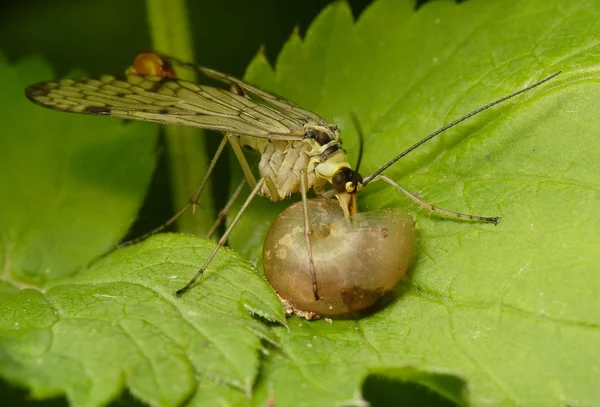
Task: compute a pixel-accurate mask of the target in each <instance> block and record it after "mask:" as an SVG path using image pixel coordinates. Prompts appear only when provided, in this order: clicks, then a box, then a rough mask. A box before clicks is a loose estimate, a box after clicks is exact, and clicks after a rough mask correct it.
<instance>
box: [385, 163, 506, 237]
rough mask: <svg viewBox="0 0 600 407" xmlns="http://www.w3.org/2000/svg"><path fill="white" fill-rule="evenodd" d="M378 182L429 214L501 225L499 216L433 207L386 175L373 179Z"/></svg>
mask: <svg viewBox="0 0 600 407" xmlns="http://www.w3.org/2000/svg"><path fill="white" fill-rule="evenodd" d="M377 180H382V181H385V182H387V183H388V184H390V185H391V186H393V187H394V188H396V189H397V190H398V191H400V192H402V193H403V194H404V195H406V196H407V197H409V198H410V199H412V200H413V201H414V202H416V203H417V204H419V206H420V207H421V208H424V209H427V211H429V212H437V213H441V214H443V215H446V216H450V217H453V218H459V219H469V220H475V221H479V222H488V223H494V224H496V225H497V224H498V223H500V217H499V216H492V217H488V216H477V215H469V214H466V213H459V212H454V211H450V210H448V209H443V208H438V207H437V206H435V205H432V204H430V203H429V202H425V201H423V200H422V199H421V198H419V197H417V196H416V195H414V194H412V193H411V192H409V191H407V190H406V189H404V188H402V187H401V186H400V185H398V183H396V182H395V181H394V180H393V179H391V178H389V177H387V176H385V175H381V174H380V175H377V176H376V177H375V178H374V179H373V181H377Z"/></svg>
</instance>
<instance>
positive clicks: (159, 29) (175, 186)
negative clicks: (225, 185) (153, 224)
mask: <svg viewBox="0 0 600 407" xmlns="http://www.w3.org/2000/svg"><path fill="white" fill-rule="evenodd" d="M146 6H147V9H148V25H149V28H150V36H151V38H152V44H153V47H154V48H155V49H156V50H157V51H159V52H162V53H164V54H167V55H173V56H175V57H177V58H180V59H182V60H185V61H194V51H193V45H192V32H191V28H190V24H189V21H188V15H189V13H188V10H187V7H186V3H185V0H146ZM177 74H178V76H180V77H182V78H184V79H187V80H194V79H195V75H194V74H193V73H192V72H185V74H186V75H185V76H184V75H183V73H179V72H178V73H177ZM165 136H166V137H165V140H166V147H167V154H168V166H169V167H168V168H169V172H170V175H169V178H170V180H171V194H172V196H173V203H174V205H175V209H176V210H177V209H179V208H182V207H183V206H184V205H185V204H186V203H187V202H188V200H189V198H190V196H192V194H193V193H194V190H195V189H196V187H197V186H198V185H199V184H200V181H201V180H202V176H203V174H204V172H205V171H206V167H207V165H208V157H207V150H206V139H205V137H204V135H203V131H202V130H199V129H192V128H187V127H166V128H165ZM210 191H211V186H210V183H209V184H207V186H206V189H205V193H204V194H202V196H200V200H199V202H200V207H199V208H197V210H196V214H195V215H194V214H192V213H191V212H190V211H188V213H186V214H184V215H183V216H181V217H180V218H179V220H178V221H177V229H178V230H179V231H181V232H185V233H194V234H200V235H204V234H206V233H207V232H208V230H209V228H210V225H211V224H212V222H213V220H214V217H215V210H214V205H213V199H212V196H211V194H210Z"/></svg>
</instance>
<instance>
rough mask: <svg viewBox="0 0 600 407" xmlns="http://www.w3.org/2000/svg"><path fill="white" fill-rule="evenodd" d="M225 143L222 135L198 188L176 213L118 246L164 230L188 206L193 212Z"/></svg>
mask: <svg viewBox="0 0 600 407" xmlns="http://www.w3.org/2000/svg"><path fill="white" fill-rule="evenodd" d="M226 144H227V135H225V136H224V137H223V140H221V143H220V144H219V147H218V148H217V151H216V152H215V155H214V156H213V158H212V160H211V161H210V164H209V166H208V169H207V170H206V174H204V178H202V182H201V183H200V185H199V186H198V188H196V191H195V192H194V195H192V196H191V197H190V199H189V201H188V202H187V203H186V204H185V205H184V206H183V208H181V209H180V210H179V211H177V213H176V214H175V215H173V216H171V217H170V218H169V219H168V220H167V221H166V222H165V223H163V224H162V225H160V226H158V227H157V228H154V229H152V230H151V231H150V232H148V233H145V234H143V235H142V236H139V237H136V238H135V239H132V240H128V241H127V242H124V243H122V244H121V245H120V246H128V245H130V244H133V243H137V242H141V241H142V240H144V239H147V238H148V237H150V236H152V235H155V234H157V233H159V232H162V231H163V230H165V229H166V228H168V227H169V226H171V225H172V224H173V223H175V221H176V220H177V219H179V217H180V216H181V215H183V214H184V213H185V212H186V211H187V210H188V209H189V208H190V206H191V207H192V212H195V210H196V205H198V198H200V194H201V193H202V191H203V190H204V187H205V186H206V182H207V181H208V178H209V177H210V175H211V174H212V172H213V170H214V168H215V165H217V161H218V160H219V157H220V156H221V153H223V149H224V148H225V145H226Z"/></svg>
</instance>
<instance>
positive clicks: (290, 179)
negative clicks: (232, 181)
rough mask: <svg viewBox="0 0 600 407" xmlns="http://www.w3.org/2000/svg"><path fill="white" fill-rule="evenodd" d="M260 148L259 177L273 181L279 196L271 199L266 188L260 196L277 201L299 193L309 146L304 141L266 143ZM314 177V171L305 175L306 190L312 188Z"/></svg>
mask: <svg viewBox="0 0 600 407" xmlns="http://www.w3.org/2000/svg"><path fill="white" fill-rule="evenodd" d="M262 147H263V149H262V150H263V151H259V152H260V153H261V157H260V163H259V164H258V172H259V173H260V176H261V177H269V178H270V179H271V180H272V181H273V183H274V184H275V188H276V189H277V193H278V194H279V196H278V197H272V196H271V193H270V192H269V189H268V187H267V186H265V187H264V188H263V189H262V190H261V191H260V194H261V195H262V196H265V197H267V198H269V199H271V200H272V201H279V200H282V199H286V198H288V197H289V196H290V195H292V194H295V193H297V192H300V174H301V173H302V171H304V172H307V169H308V163H309V156H308V154H307V151H308V150H310V146H309V145H307V144H306V143H305V142H304V141H293V142H289V141H268V142H267V143H265V144H264V145H263V146H262ZM314 177H315V173H314V171H311V172H310V173H308V174H307V178H308V184H307V189H310V188H312V186H313V184H314Z"/></svg>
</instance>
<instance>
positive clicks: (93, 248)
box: [0, 55, 157, 285]
mask: <svg viewBox="0 0 600 407" xmlns="http://www.w3.org/2000/svg"><path fill="white" fill-rule="evenodd" d="M0 70H1V74H0V81H1V85H0V86H1V87H2V94H1V95H0V105H1V109H2V113H3V116H4V119H3V121H2V124H3V131H2V135H1V136H0V154H1V159H0V177H2V181H1V182H0V196H1V197H2V199H1V200H0V230H2V234H0V246H2V250H1V251H0V265H1V267H2V270H3V273H2V278H3V280H4V281H5V282H6V281H12V282H13V283H14V284H16V285H23V284H34V285H40V284H42V283H44V282H46V281H51V280H58V279H60V278H63V277H65V276H67V275H70V274H73V273H75V272H77V271H78V270H80V269H81V268H83V267H85V266H86V265H87V264H89V263H90V262H91V261H92V260H94V259H96V258H97V257H98V256H100V255H102V254H104V253H106V251H108V250H109V249H111V248H112V247H114V245H115V244H116V243H117V242H118V241H119V240H120V239H121V238H122V237H123V235H124V234H125V233H126V232H127V229H128V228H129V226H130V224H131V221H132V220H133V219H134V218H135V215H136V213H137V211H138V210H139V207H140V205H141V201H142V200H143V198H144V195H145V193H146V188H147V186H148V184H149V182H150V177H151V174H152V171H153V169H154V162H155V159H154V153H153V150H154V145H155V141H156V133H157V131H156V128H155V127H153V126H151V125H148V124H140V123H136V124H131V123H123V122H120V121H117V120H106V119H104V118H90V117H83V116H76V115H63V114H58V113H56V112H53V111H49V110H46V109H41V108H40V107H38V106H35V105H34V104H33V103H31V102H30V101H29V100H27V99H26V98H25V95H24V89H25V87H26V86H27V85H31V84H33V83H35V82H39V81H42V80H50V79H52V77H53V73H52V71H51V69H50V68H49V67H48V65H47V64H46V63H44V62H42V61H41V60H39V59H37V58H36V59H34V58H32V59H27V60H23V61H21V62H20V63H19V64H18V65H17V66H15V67H11V66H9V65H8V63H7V62H6V61H5V60H4V58H3V56H2V55H0Z"/></svg>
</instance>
